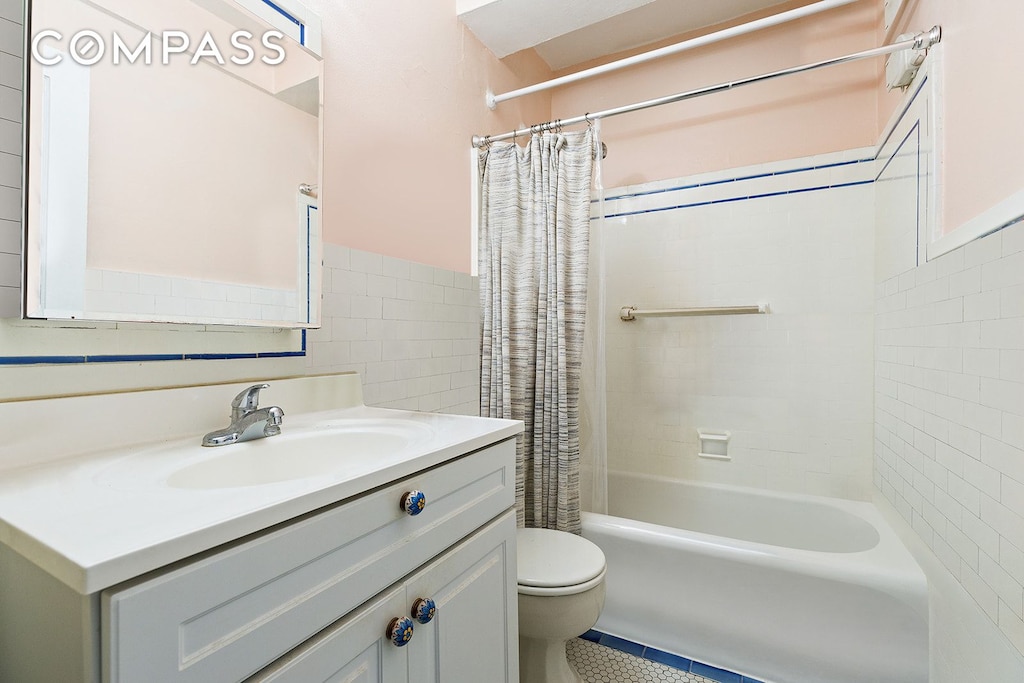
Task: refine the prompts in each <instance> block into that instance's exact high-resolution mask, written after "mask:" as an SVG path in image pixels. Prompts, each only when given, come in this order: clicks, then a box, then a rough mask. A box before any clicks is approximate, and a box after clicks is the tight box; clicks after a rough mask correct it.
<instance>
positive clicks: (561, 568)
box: [516, 529, 606, 596]
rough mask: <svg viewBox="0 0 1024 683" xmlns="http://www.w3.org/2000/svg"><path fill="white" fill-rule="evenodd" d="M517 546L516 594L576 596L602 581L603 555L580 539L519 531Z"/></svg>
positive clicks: (541, 531) (544, 531) (560, 533)
mask: <svg viewBox="0 0 1024 683" xmlns="http://www.w3.org/2000/svg"><path fill="white" fill-rule="evenodd" d="M516 544H517V546H518V547H517V558H518V566H517V573H518V576H517V582H518V584H519V588H518V590H519V592H520V593H522V594H523V595H556V596H557V595H575V594H577V593H582V592H584V591H587V590H590V589H591V588H594V587H595V586H598V585H600V584H601V582H602V581H604V575H605V571H606V564H605V558H604V553H603V552H602V551H601V549H600V548H598V547H597V546H596V545H595V544H594V543H592V542H590V541H588V540H587V539H585V538H583V537H581V536H576V535H575V534H570V533H566V532H564V531H554V530H552V529H519V530H517V532H516Z"/></svg>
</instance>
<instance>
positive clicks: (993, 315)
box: [875, 222, 1024, 651]
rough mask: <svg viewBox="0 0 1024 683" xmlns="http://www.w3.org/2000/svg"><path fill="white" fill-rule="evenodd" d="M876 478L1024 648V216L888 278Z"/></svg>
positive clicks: (880, 344) (880, 299)
mask: <svg viewBox="0 0 1024 683" xmlns="http://www.w3.org/2000/svg"><path fill="white" fill-rule="evenodd" d="M875 324H876V348H875V355H876V362H875V366H876V377H875V384H876V389H875V404H876V408H875V483H876V486H877V487H878V488H879V489H880V490H881V491H882V493H883V494H884V495H885V497H886V498H887V499H888V500H889V501H890V502H891V503H892V505H893V506H894V507H895V508H896V510H897V511H898V512H899V513H900V515H902V517H903V518H904V519H905V520H906V521H907V523H908V524H909V525H910V526H911V527H912V528H913V530H914V531H915V532H916V533H917V535H918V536H919V537H920V538H921V540H922V541H923V542H924V543H925V544H926V545H927V546H928V547H929V548H930V549H931V551H932V552H934V553H935V555H936V556H937V557H938V559H939V560H940V561H941V562H942V564H943V565H944V566H945V568H946V570H948V571H949V573H950V574H952V576H953V577H954V578H955V579H956V580H957V581H959V582H960V584H961V586H963V588H964V589H965V590H966V591H967V592H968V593H969V594H970V595H971V597H972V598H973V599H974V600H975V602H976V603H977V604H978V606H979V607H980V608H981V609H982V610H983V611H984V613H985V614H987V615H988V616H989V618H991V619H992V621H994V622H995V623H996V624H997V625H998V626H999V629H1000V630H1001V631H1002V632H1003V634H1004V635H1006V637H1007V638H1009V640H1010V641H1011V642H1013V643H1014V644H1015V645H1016V647H1017V648H1018V649H1020V650H1022V651H1024V222H1019V223H1017V224H1015V225H1011V226H1009V227H1007V228H1004V229H1003V230H1000V231H999V232H996V233H993V234H991V235H989V236H987V237H984V238H982V239H980V240H976V241H974V242H971V243H969V244H967V245H966V246H964V247H961V248H960V249H957V250H955V251H952V252H949V253H947V254H944V255H943V256H940V257H939V258H937V259H935V260H932V261H929V262H928V263H926V264H924V265H922V266H919V267H915V268H911V269H909V270H906V271H905V272H903V273H901V274H899V275H897V276H894V277H891V278H889V279H887V280H885V281H884V282H882V283H880V284H879V285H878V286H877V314H876V323H875Z"/></svg>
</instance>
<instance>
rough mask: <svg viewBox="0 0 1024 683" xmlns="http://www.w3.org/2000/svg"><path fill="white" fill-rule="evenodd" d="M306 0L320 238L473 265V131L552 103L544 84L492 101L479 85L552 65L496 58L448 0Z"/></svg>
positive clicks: (510, 84)
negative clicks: (314, 78) (318, 122)
mask: <svg viewBox="0 0 1024 683" xmlns="http://www.w3.org/2000/svg"><path fill="white" fill-rule="evenodd" d="M308 5H309V6H310V8H311V9H313V10H314V11H316V12H317V13H319V15H320V16H321V17H322V19H323V23H324V41H325V44H324V58H325V63H324V70H325V73H326V80H325V84H324V90H325V102H324V110H325V111H324V115H325V121H324V137H325V141H326V149H325V158H324V192H323V193H322V208H323V211H324V214H323V220H324V223H323V226H324V238H325V240H326V241H327V242H329V243H333V244H341V245H345V246H349V247H354V248H357V249H364V250H368V251H373V252H378V253H384V254H387V255H389V256H395V257H398V258H404V259H410V260H413V261H418V262H421V263H426V264H430V265H434V266H440V267H443V268H449V269H453V270H458V271H462V272H469V270H470V262H471V257H470V187H471V180H472V174H471V169H470V141H471V138H472V136H473V135H474V134H486V133H491V132H503V131H505V130H508V129H509V128H510V127H512V126H516V125H518V124H520V123H522V122H534V121H540V120H546V119H547V118H548V116H549V113H550V104H549V101H550V100H549V98H548V97H546V96H539V97H535V98H532V99H530V100H529V101H525V100H524V101H522V102H519V103H516V104H511V105H509V106H506V107H502V108H501V110H500V111H498V112H491V111H490V110H489V109H488V108H487V107H486V105H485V104H484V94H485V92H486V91H487V89H488V87H491V88H493V89H495V90H499V91H500V90H504V89H511V88H516V87H520V86H523V85H527V84H529V83H533V82H535V81H538V80H544V79H545V78H548V77H550V73H549V71H548V70H547V67H546V66H545V64H544V62H543V61H541V60H540V59H539V58H538V57H536V56H535V55H533V54H532V53H526V54H523V55H519V56H514V57H511V58H507V59H505V60H503V61H501V62H499V61H498V60H497V59H495V58H494V56H493V55H492V54H491V53H490V52H489V51H488V50H487V49H486V48H484V47H483V46H482V45H481V44H480V43H479V41H477V39H476V38H475V37H474V36H473V34H472V33H470V32H469V30H468V29H466V28H465V27H463V26H462V24H460V23H459V21H458V19H457V18H456V15H455V6H454V3H453V2H435V1H434V0H426V1H424V0H388V1H387V2H381V0H346V2H336V1H335V0H309V1H308Z"/></svg>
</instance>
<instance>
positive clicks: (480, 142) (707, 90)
mask: <svg viewBox="0 0 1024 683" xmlns="http://www.w3.org/2000/svg"><path fill="white" fill-rule="evenodd" d="M941 40H942V27H941V26H933V27H932V28H931V29H930V30H928V31H923V32H921V33H918V34H917V35H916V36H914V37H913V38H910V39H908V40H902V41H900V42H897V43H892V44H891V45H883V46H882V47H876V48H872V49H870V50H863V51H861V52H854V53H853V54H849V55H844V56H842V57H833V58H832V59H824V60H822V61H820V62H813V63H811V64H802V65H800V66H792V67H789V68H788V69H780V70H779V71H772V72H770V73H766V74H761V75H759V76H751V77H749V78H741V79H739V80H737V81H728V82H726V83H719V84H717V85H710V86H707V87H704V88H698V89H696V90H689V91H687V92H681V93H676V94H675V95H666V96H665V97H659V98H657V99H653V100H647V101H646V102H637V103H635V104H627V105H625V106H622V107H616V108H614V109H606V110H604V111H599V112H594V113H592V114H590V113H588V114H584V115H582V116H574V117H573V118H571V119H557V120H555V121H548V122H546V123H538V124H536V125H533V126H530V127H529V128H522V129H519V130H513V131H509V132H508V133H502V134H501V135H474V136H473V146H474V147H484V146H486V145H488V144H490V143H492V142H499V141H501V140H510V139H512V138H515V137H517V136H520V135H530V134H532V133H542V132H544V131H549V130H553V129H555V128H561V127H562V126H574V125H577V124H580V123H589V122H590V121H593V120H596V119H606V118H611V117H612V116H618V115H620V114H628V113H630V112H634V111H641V110H643V109H650V108H652V107H660V106H661V105H663V104H672V103H673V102H682V101H683V100H689V99H693V98H695V97H701V96H703V95H710V94H712V93H716V92H724V91H726V90H732V89H734V88H739V87H741V86H744V85H751V84H752V83H760V82H762V81H768V80H771V79H773V78H778V77H780V76H789V75H792V74H798V73H803V72H805V71H813V70H815V69H821V68H824V67H826V66H835V65H837V64H846V63H847V62H855V61H858V60H861V59H868V58H870V57H879V56H881V55H888V54H892V53H893V52H899V51H901V50H927V49H928V48H930V47H932V46H933V45H935V44H936V43H938V42H940V41H941Z"/></svg>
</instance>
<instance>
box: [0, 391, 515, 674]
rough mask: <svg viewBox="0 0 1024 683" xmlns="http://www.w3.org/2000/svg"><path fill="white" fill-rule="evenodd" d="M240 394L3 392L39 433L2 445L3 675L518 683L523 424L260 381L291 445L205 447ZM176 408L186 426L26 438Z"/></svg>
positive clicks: (9, 411)
mask: <svg viewBox="0 0 1024 683" xmlns="http://www.w3.org/2000/svg"><path fill="white" fill-rule="evenodd" d="M241 388H244V385H234V384H233V385H214V386H208V387H189V388H183V389H174V390H163V391H154V392H139V393H135V394H123V395H117V394H112V395H107V396H88V397H79V398H60V399H47V400H44V401H27V402H20V403H9V404H0V418H2V419H3V420H4V421H5V423H6V421H7V420H8V419H13V420H17V421H18V422H15V423H12V424H22V425H24V427H25V429H26V431H25V434H26V435H27V436H26V437H25V438H18V437H17V436H16V437H15V438H14V439H13V440H12V441H13V443H8V444H5V445H4V446H2V447H0V466H2V467H3V470H0V680H3V681H62V682H64V681H67V682H72V681H88V682H90V683H91V682H94V681H96V682H99V681H144V682H146V683H155V682H160V681H196V682H203V683H206V682H209V681H242V680H248V681H301V682H302V683H307V682H309V681H326V680H345V681H349V680H359V681H387V682H396V683H397V682H405V681H411V680H414V679H415V680H416V681H444V683H459V682H461V681H466V682H470V681H472V682H474V683H476V682H479V681H488V682H489V683H491V682H500V681H508V682H509V683H512V682H514V681H518V657H517V618H516V601H517V593H516V571H515V570H516V567H515V540H514V539H515V514H514V511H513V504H514V488H515V484H514V482H515V464H514V458H515V445H514V437H515V435H516V434H517V433H518V432H519V431H520V430H521V424H520V423H517V422H511V421H503V420H487V419H482V418H471V417H459V416H446V415H433V414H421V413H411V412H405V411H393V410H383V409H374V408H367V407H365V406H362V405H361V399H360V396H359V379H358V377H357V376H355V375H343V376H328V377H316V378H298V379H291V380H277V381H273V382H271V387H270V389H268V390H267V391H266V392H265V398H264V402H265V404H267V405H269V401H273V402H275V403H276V404H277V405H279V406H281V408H283V409H284V411H285V418H284V424H283V425H282V428H283V431H282V434H281V435H280V436H275V437H271V438H266V439H259V440H256V441H249V442H245V443H239V444H234V445H231V446H225V447H219V448H202V447H201V446H199V439H200V438H201V436H202V434H203V432H204V431H206V430H207V429H210V428H215V427H217V426H222V424H218V423H222V422H223V421H224V417H223V416H224V415H225V414H226V413H227V406H228V402H229V401H230V400H231V397H232V396H233V395H234V394H235V393H236V391H237V390H240V389H241ZM275 390H276V393H275ZM168 402H171V403H168ZM170 404H173V405H178V406H182V407H181V410H180V411H178V410H175V411H172V412H181V413H183V415H181V416H180V417H178V416H173V415H172V416H171V417H170V418H169V419H170V421H171V422H172V423H174V424H172V426H170V427H164V428H163V429H166V430H168V431H169V432H172V433H173V432H175V431H178V430H180V429H181V428H183V427H189V428H190V430H191V434H190V436H189V437H188V438H161V439H160V440H158V441H153V440H152V437H151V438H150V440H148V441H147V440H145V439H142V438H141V436H143V435H144V430H137V429H135V428H134V427H131V426H128V427H126V429H127V430H128V432H129V433H128V434H126V435H124V438H125V439H129V440H130V439H137V441H136V443H135V444H134V445H127V446H125V445H121V444H117V445H114V444H111V445H109V447H104V446H103V445H102V441H103V440H104V436H103V435H102V434H99V433H94V432H98V431H104V430H97V429H96V428H95V427H94V428H93V429H92V431H89V429H88V428H87V427H85V426H82V427H81V429H83V430H84V434H79V435H78V438H74V437H71V436H68V435H67V434H65V433H64V430H61V433H60V434H56V435H51V436H52V439H51V440H52V441H55V442H56V443H54V444H51V445H52V446H53V451H56V452H57V455H58V457H53V453H52V452H51V453H50V454H49V457H48V456H47V455H41V452H40V450H39V444H40V443H41V442H40V440H39V437H38V435H37V433H36V432H35V431H32V430H33V428H34V427H41V426H42V425H44V424H51V425H52V424H54V421H53V420H54V419H55V418H58V419H59V418H65V419H66V421H70V422H71V424H70V425H68V424H67V422H64V423H62V424H65V426H66V427H68V428H69V429H70V431H71V432H73V431H74V430H75V428H76V427H79V425H78V424H75V423H76V421H82V423H83V425H84V423H85V422H84V421H85V417H84V415H85V414H88V415H91V416H92V417H93V419H95V416H96V415H99V414H104V413H103V412H97V411H109V410H111V409H114V407H115V406H120V407H121V408H122V409H123V411H124V412H127V413H129V415H125V414H124V412H122V413H120V414H118V413H112V415H118V418H117V419H116V422H117V423H118V424H121V422H123V421H125V420H124V418H126V417H127V418H130V417H132V415H131V414H132V413H135V412H139V413H140V414H144V413H146V412H148V411H147V409H148V408H150V407H152V406H156V405H164V406H166V405H170ZM215 405H219V406H221V407H220V408H219V412H217V409H214V411H213V413H212V415H209V416H208V415H207V412H209V411H208V408H209V407H210V406H215ZM324 408H326V409H324ZM204 411H205V412H204ZM156 414H159V415H161V417H164V415H163V414H160V413H156ZM189 414H191V416H192V417H190V416H189ZM197 415H199V416H200V417H199V418H196V417H195V416H197ZM151 419H152V418H151ZM112 421H113V418H112ZM196 425H198V426H196ZM110 431H111V430H109V425H108V429H107V430H106V432H107V435H108V436H106V437H105V438H108V439H109V433H110ZM16 434H20V432H16ZM76 444H77V445H76ZM75 448H77V449H78V450H79V452H61V451H66V450H73V449H75ZM289 463H291V466H289ZM421 498H422V499H425V504H424V505H422V506H419V505H416V502H417V501H419V500H421ZM410 501H411V502H412V504H410ZM410 513H414V514H410ZM416 617H419V620H417V618H416ZM396 642H397V643H400V645H399V644H396Z"/></svg>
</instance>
